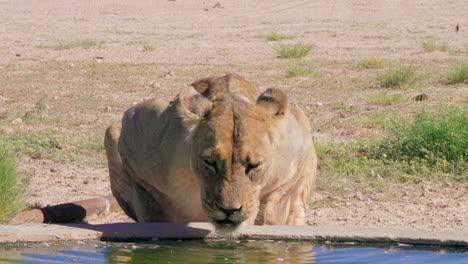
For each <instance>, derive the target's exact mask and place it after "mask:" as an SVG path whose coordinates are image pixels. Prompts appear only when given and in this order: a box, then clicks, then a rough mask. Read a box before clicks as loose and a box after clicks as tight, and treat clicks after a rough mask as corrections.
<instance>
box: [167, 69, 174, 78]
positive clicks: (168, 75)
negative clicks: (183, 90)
mask: <svg viewBox="0 0 468 264" xmlns="http://www.w3.org/2000/svg"><path fill="white" fill-rule="evenodd" d="M175 76H176V74H175V72H174V71H172V70H171V71H168V72H166V73H165V74H164V77H175Z"/></svg>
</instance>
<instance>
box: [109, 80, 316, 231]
mask: <svg viewBox="0 0 468 264" xmlns="http://www.w3.org/2000/svg"><path fill="white" fill-rule="evenodd" d="M311 137H312V136H311V130H310V126H309V122H308V120H307V118H306V116H305V115H304V113H303V111H302V110H300V109H298V108H295V107H290V106H289V104H288V100H287V96H286V95H285V94H284V93H283V92H281V91H280V90H277V89H268V90H267V91H265V92H264V93H262V94H261V95H260V94H259V93H258V92H257V90H256V89H255V88H254V87H252V86H251V85H250V84H249V83H248V82H247V81H245V80H244V79H243V78H242V77H240V76H239V75H237V74H229V75H226V76H222V77H210V78H206V79H203V80H199V81H197V82H195V83H193V84H192V86H191V87H189V88H186V89H183V90H182V92H181V93H180V94H179V96H178V98H177V99H176V100H175V101H173V102H170V103H168V102H164V101H161V100H149V101H145V102H143V103H140V104H138V105H136V106H134V107H132V108H130V109H128V110H127V111H126V112H125V114H124V117H123V119H122V125H121V126H120V125H113V126H110V127H109V128H108V130H107V132H106V139H105V147H106V152H107V158H108V163H109V173H110V179H111V187H112V191H113V194H114V195H115V196H116V198H117V200H118V201H119V204H120V205H121V206H122V207H123V208H124V210H125V211H126V213H127V214H128V215H130V216H131V217H132V218H134V219H135V220H136V221H139V222H149V221H165V222H175V223H187V222H191V221H206V220H210V221H212V222H213V223H214V224H215V226H217V227H218V228H227V229H233V228H236V227H237V226H238V225H239V224H241V223H243V222H247V223H251V224H258V225H264V224H267V225H273V224H276V225H281V224H288V225H303V224H305V222H304V217H305V209H306V207H307V200H308V197H309V194H310V190H311V188H312V185H313V182H314V178H315V170H316V166H317V157H316V155H315V150H314V147H313V143H312V138H311Z"/></svg>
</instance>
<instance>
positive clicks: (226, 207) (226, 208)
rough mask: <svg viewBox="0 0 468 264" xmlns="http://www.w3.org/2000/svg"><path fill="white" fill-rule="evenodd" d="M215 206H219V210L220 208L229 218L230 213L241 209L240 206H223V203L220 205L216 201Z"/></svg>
mask: <svg viewBox="0 0 468 264" xmlns="http://www.w3.org/2000/svg"><path fill="white" fill-rule="evenodd" d="M216 206H217V207H218V208H219V210H221V211H222V212H223V213H225V214H226V217H227V218H229V216H231V215H232V214H234V213H235V212H239V211H240V210H242V206H240V207H238V208H233V207H228V206H224V205H220V204H218V203H216Z"/></svg>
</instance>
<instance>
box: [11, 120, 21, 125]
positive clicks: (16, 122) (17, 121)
mask: <svg viewBox="0 0 468 264" xmlns="http://www.w3.org/2000/svg"><path fill="white" fill-rule="evenodd" d="M11 123H12V124H13V125H18V124H21V123H23V119H21V118H16V119H14V120H13V121H11Z"/></svg>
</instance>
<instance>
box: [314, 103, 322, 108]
mask: <svg viewBox="0 0 468 264" xmlns="http://www.w3.org/2000/svg"><path fill="white" fill-rule="evenodd" d="M322 105H323V104H322V103H320V102H316V103H314V106H315V107H320V106H322Z"/></svg>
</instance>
